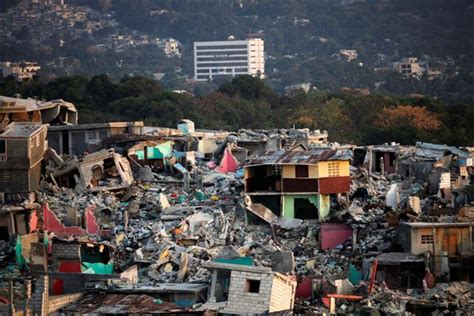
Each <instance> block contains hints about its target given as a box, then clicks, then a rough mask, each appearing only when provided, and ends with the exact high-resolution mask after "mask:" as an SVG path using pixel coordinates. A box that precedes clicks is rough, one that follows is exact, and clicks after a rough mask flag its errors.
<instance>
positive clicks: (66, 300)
mask: <svg viewBox="0 0 474 316" xmlns="http://www.w3.org/2000/svg"><path fill="white" fill-rule="evenodd" d="M82 295H83V294H82V293H75V294H64V295H55V296H50V297H49V304H48V313H52V312H55V311H57V310H59V309H60V308H62V307H64V306H66V305H69V304H70V303H72V302H75V301H77V300H79V299H80V298H81V297H82Z"/></svg>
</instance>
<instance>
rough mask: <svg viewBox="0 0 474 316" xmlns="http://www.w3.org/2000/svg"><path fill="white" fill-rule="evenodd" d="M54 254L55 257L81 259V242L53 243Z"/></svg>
mask: <svg viewBox="0 0 474 316" xmlns="http://www.w3.org/2000/svg"><path fill="white" fill-rule="evenodd" d="M53 256H54V259H56V260H58V259H69V260H80V259H81V244H74V243H71V244H69V243H53Z"/></svg>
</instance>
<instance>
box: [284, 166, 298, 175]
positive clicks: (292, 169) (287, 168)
mask: <svg viewBox="0 0 474 316" xmlns="http://www.w3.org/2000/svg"><path fill="white" fill-rule="evenodd" d="M281 173H282V176H283V178H295V177H296V175H295V166H283V168H282V171H281Z"/></svg>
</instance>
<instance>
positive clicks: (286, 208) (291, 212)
mask: <svg viewBox="0 0 474 316" xmlns="http://www.w3.org/2000/svg"><path fill="white" fill-rule="evenodd" d="M295 199H308V200H309V202H310V203H311V204H314V205H315V206H316V207H318V196H317V195H283V197H282V204H283V207H282V209H283V212H282V216H283V217H287V218H294V217H295Z"/></svg>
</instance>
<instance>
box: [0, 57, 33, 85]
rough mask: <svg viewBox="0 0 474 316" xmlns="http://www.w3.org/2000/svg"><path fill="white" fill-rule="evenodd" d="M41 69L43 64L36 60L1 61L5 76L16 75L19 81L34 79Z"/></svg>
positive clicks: (0, 70)
mask: <svg viewBox="0 0 474 316" xmlns="http://www.w3.org/2000/svg"><path fill="white" fill-rule="evenodd" d="M40 69H41V66H40V65H38V64H37V63H34V62H20V63H13V62H9V61H5V62H2V63H0V72H1V73H2V75H3V77H7V76H10V75H12V76H14V77H15V78H16V79H17V80H18V81H23V80H27V79H32V78H33V76H35V75H36V73H37V72H38V71H39V70H40Z"/></svg>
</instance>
